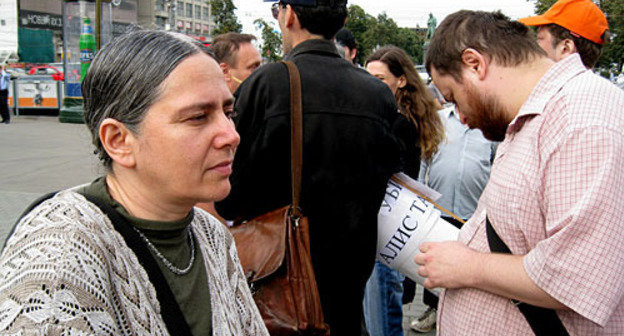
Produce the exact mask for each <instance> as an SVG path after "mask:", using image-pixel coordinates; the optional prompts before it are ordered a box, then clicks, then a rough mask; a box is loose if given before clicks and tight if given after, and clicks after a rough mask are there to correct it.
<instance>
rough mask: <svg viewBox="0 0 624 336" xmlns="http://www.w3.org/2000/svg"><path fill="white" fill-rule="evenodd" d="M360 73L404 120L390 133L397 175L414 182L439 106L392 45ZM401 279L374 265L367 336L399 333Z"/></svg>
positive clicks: (438, 136) (436, 132)
mask: <svg viewBox="0 0 624 336" xmlns="http://www.w3.org/2000/svg"><path fill="white" fill-rule="evenodd" d="M366 70H367V71H368V72H369V73H371V74H372V75H373V76H375V77H377V78H379V79H380V80H381V81H383V82H384V83H386V85H388V87H389V88H390V90H391V91H392V93H393V94H394V96H395V98H396V101H397V105H398V107H399V112H400V113H401V114H402V115H403V116H405V118H406V120H407V121H409V122H399V123H397V124H396V125H394V133H395V135H396V136H397V138H399V141H400V142H401V143H402V144H403V155H402V157H403V172H404V173H405V174H407V175H409V176H410V177H411V178H413V179H414V180H417V179H418V173H419V169H420V162H421V160H425V161H429V160H431V159H432V158H433V155H434V154H435V152H436V150H437V148H438V145H439V144H440V143H441V142H442V140H443V139H444V129H443V126H442V122H441V120H440V117H439V115H438V113H437V110H438V108H439V105H438V104H436V101H435V100H434V98H433V97H432V96H431V94H430V92H429V90H428V89H427V87H426V86H425V83H423V81H422V80H421V79H420V76H419V75H418V72H417V71H416V68H415V66H414V63H413V62H412V60H411V59H410V57H409V56H408V55H407V53H406V52H405V51H403V50H402V49H400V48H398V47H395V46H385V47H382V48H380V49H378V50H376V51H375V52H373V54H372V55H371V56H369V58H368V59H367V61H366ZM403 279H405V276H403V275H402V274H401V273H399V272H398V271H395V270H392V269H390V268H389V267H387V266H385V265H384V264H382V263H380V262H376V263H375V268H374V269H373V273H372V274H371V277H370V278H369V280H368V283H367V285H366V293H365V296H364V316H365V320H366V325H367V329H368V332H369V333H370V335H371V336H390V335H392V336H397V335H403V327H402V322H403V302H411V300H412V298H413V296H414V294H413V293H414V288H415V285H414V283H413V282H412V281H411V280H407V281H408V283H410V284H409V285H408V287H411V288H410V289H411V294H410V295H407V296H408V297H407V298H406V299H407V300H403Z"/></svg>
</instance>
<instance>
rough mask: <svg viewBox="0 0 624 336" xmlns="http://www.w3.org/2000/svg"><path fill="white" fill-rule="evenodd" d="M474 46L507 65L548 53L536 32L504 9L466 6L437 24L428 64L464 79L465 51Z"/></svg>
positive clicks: (443, 73) (501, 63)
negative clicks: (515, 19) (468, 7)
mask: <svg viewBox="0 0 624 336" xmlns="http://www.w3.org/2000/svg"><path fill="white" fill-rule="evenodd" d="M468 48H472V49H475V50H477V51H478V52H479V53H481V54H484V55H487V56H489V57H491V58H492V60H494V61H496V62H498V63H499V64H500V65H503V66H515V65H518V64H521V63H524V62H527V61H529V60H531V59H532V58H534V57H536V56H538V55H539V56H546V52H545V51H544V50H543V49H542V48H540V46H539V45H538V44H537V41H536V39H535V34H534V33H533V31H531V30H530V29H529V28H528V27H527V26H525V25H523V24H522V23H520V22H518V21H511V20H510V19H509V18H508V17H507V16H505V15H503V14H502V13H501V12H500V11H497V12H484V11H468V10H462V11H459V12H456V13H453V14H451V15H449V16H447V17H446V18H445V19H444V21H442V23H441V24H440V26H439V27H438V28H437V30H436V32H435V34H433V38H431V42H430V44H429V50H428V51H427V59H426V62H425V65H426V67H427V71H429V73H431V67H432V66H433V67H434V68H435V69H436V71H438V72H439V73H440V74H442V75H445V74H449V75H451V76H453V78H455V79H456V80H458V81H460V80H461V71H462V54H463V52H464V50H466V49H468Z"/></svg>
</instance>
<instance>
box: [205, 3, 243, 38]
mask: <svg viewBox="0 0 624 336" xmlns="http://www.w3.org/2000/svg"><path fill="white" fill-rule="evenodd" d="M235 9H236V6H234V3H233V2H232V0H211V1H210V11H211V14H212V18H213V19H214V23H215V29H214V30H213V31H212V35H213V36H216V35H219V34H224V33H229V32H235V33H240V32H241V31H242V30H243V25H241V24H240V23H238V18H237V17H236V14H234V10H235Z"/></svg>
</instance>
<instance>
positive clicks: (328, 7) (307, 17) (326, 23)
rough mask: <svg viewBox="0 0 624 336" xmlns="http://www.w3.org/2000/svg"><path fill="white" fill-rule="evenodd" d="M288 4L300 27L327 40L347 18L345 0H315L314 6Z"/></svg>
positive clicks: (331, 37) (332, 36)
mask: <svg viewBox="0 0 624 336" xmlns="http://www.w3.org/2000/svg"><path fill="white" fill-rule="evenodd" d="M290 6H291V7H292V8H293V10H294V11H295V13H296V14H297V17H298V18H299V23H300V24H301V28H304V29H306V30H307V31H309V32H310V33H312V34H315V35H321V36H323V38H325V39H328V40H331V39H333V38H334V36H335V35H336V33H337V32H338V30H340V28H342V27H343V26H344V23H345V20H346V18H347V1H346V0H317V4H316V6H315V7H310V6H300V5H290Z"/></svg>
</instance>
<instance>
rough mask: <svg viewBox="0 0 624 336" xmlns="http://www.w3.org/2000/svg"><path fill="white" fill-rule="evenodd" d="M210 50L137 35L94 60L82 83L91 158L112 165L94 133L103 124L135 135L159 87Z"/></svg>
mask: <svg viewBox="0 0 624 336" xmlns="http://www.w3.org/2000/svg"><path fill="white" fill-rule="evenodd" d="M198 53H205V54H207V55H209V56H210V57H212V58H213V59H214V54H213V53H212V51H211V50H210V49H208V48H207V47H205V46H203V45H202V44H201V43H200V42H199V41H196V40H194V39H192V38H190V37H188V36H186V35H182V34H179V33H173V32H165V31H155V30H137V31H133V32H130V33H128V34H126V35H123V36H120V37H119V38H117V39H115V40H113V41H111V42H110V43H109V44H107V45H106V46H104V47H103V48H102V49H101V50H100V51H99V52H98V53H97V55H96V56H95V58H94V59H93V62H92V63H91V66H90V68H89V71H88V72H87V74H86V76H85V78H84V81H83V82H82V95H83V97H84V118H85V122H86V124H87V127H89V131H91V138H92V141H93V144H94V145H95V147H96V154H98V155H99V158H100V160H102V163H103V165H104V167H105V168H106V169H110V168H111V165H112V161H111V158H110V156H109V155H108V153H106V150H105V149H104V147H103V146H102V142H101V141H100V137H99V128H100V125H101V123H102V121H104V119H106V118H112V119H115V120H117V121H119V122H121V123H123V124H124V125H125V126H126V127H127V128H128V129H129V130H130V131H131V132H132V133H134V134H137V133H138V131H139V125H140V124H141V122H142V121H143V118H144V117H145V114H146V112H147V110H148V109H149V108H150V106H152V104H154V103H155V102H156V101H157V100H158V98H159V97H160V94H161V91H162V83H163V82H164V81H165V79H166V78H167V76H169V74H170V73H171V72H172V71H173V69H175V68H176V67H177V66H178V65H179V64H180V63H181V62H182V61H183V60H184V59H186V58H187V57H189V56H192V55H195V54H198Z"/></svg>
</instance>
